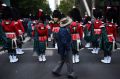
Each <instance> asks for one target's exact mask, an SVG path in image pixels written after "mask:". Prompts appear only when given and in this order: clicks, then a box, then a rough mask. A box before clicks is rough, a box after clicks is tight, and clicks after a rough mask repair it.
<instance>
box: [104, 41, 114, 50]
mask: <svg viewBox="0 0 120 79" xmlns="http://www.w3.org/2000/svg"><path fill="white" fill-rule="evenodd" d="M112 48H113V43H112V42H105V43H104V44H103V45H102V49H103V50H104V51H106V52H111V51H112Z"/></svg>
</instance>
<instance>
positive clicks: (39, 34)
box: [34, 23, 48, 62]
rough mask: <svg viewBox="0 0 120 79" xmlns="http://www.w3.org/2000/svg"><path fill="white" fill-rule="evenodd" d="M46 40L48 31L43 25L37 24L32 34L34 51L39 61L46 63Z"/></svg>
mask: <svg viewBox="0 0 120 79" xmlns="http://www.w3.org/2000/svg"><path fill="white" fill-rule="evenodd" d="M47 39H48V29H47V28H46V27H45V26H44V24H43V23H38V24H37V25H36V28H35V32H34V51H36V52H37V54H38V59H39V61H40V62H41V61H46V55H45V50H46V45H47V44H46V42H47Z"/></svg>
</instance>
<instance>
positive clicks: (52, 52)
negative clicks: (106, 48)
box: [0, 41, 120, 79]
mask: <svg viewBox="0 0 120 79" xmlns="http://www.w3.org/2000/svg"><path fill="white" fill-rule="evenodd" d="M23 47H24V52H25V53H24V54H23V55H19V56H18V58H19V62H17V63H13V64H11V63H9V59H8V55H7V53H3V54H1V55H0V79H67V78H66V74H67V71H66V65H64V67H63V70H62V72H61V73H62V75H63V76H61V77H54V76H53V75H52V73H51V71H52V69H53V68H54V67H55V66H56V64H57V62H58V61H59V55H58V54H57V50H56V49H47V50H46V55H47V61H46V62H42V63H41V62H38V57H37V55H36V53H33V51H32V47H33V42H32V41H29V42H27V43H25V44H24V46H23ZM90 51H91V50H90V49H82V50H81V51H80V52H79V54H80V63H78V64H74V71H75V72H76V74H77V76H78V79H119V78H120V75H119V74H120V50H117V51H115V52H113V54H112V62H111V64H103V63H101V62H100V60H101V58H102V57H103V52H102V51H100V52H99V54H98V55H96V54H92V53H91V52H90Z"/></svg>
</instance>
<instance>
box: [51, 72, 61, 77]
mask: <svg viewBox="0 0 120 79" xmlns="http://www.w3.org/2000/svg"><path fill="white" fill-rule="evenodd" d="M52 74H53V75H54V76H56V77H59V76H61V74H59V73H57V72H52Z"/></svg>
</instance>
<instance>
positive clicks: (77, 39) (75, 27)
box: [70, 22, 83, 63]
mask: <svg viewBox="0 0 120 79" xmlns="http://www.w3.org/2000/svg"><path fill="white" fill-rule="evenodd" d="M82 28H83V26H82V24H81V23H78V22H72V23H71V25H70V32H71V36H72V52H73V53H72V54H73V57H72V58H73V63H78V62H79V49H80V46H81V39H82V38H83V29H82Z"/></svg>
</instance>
